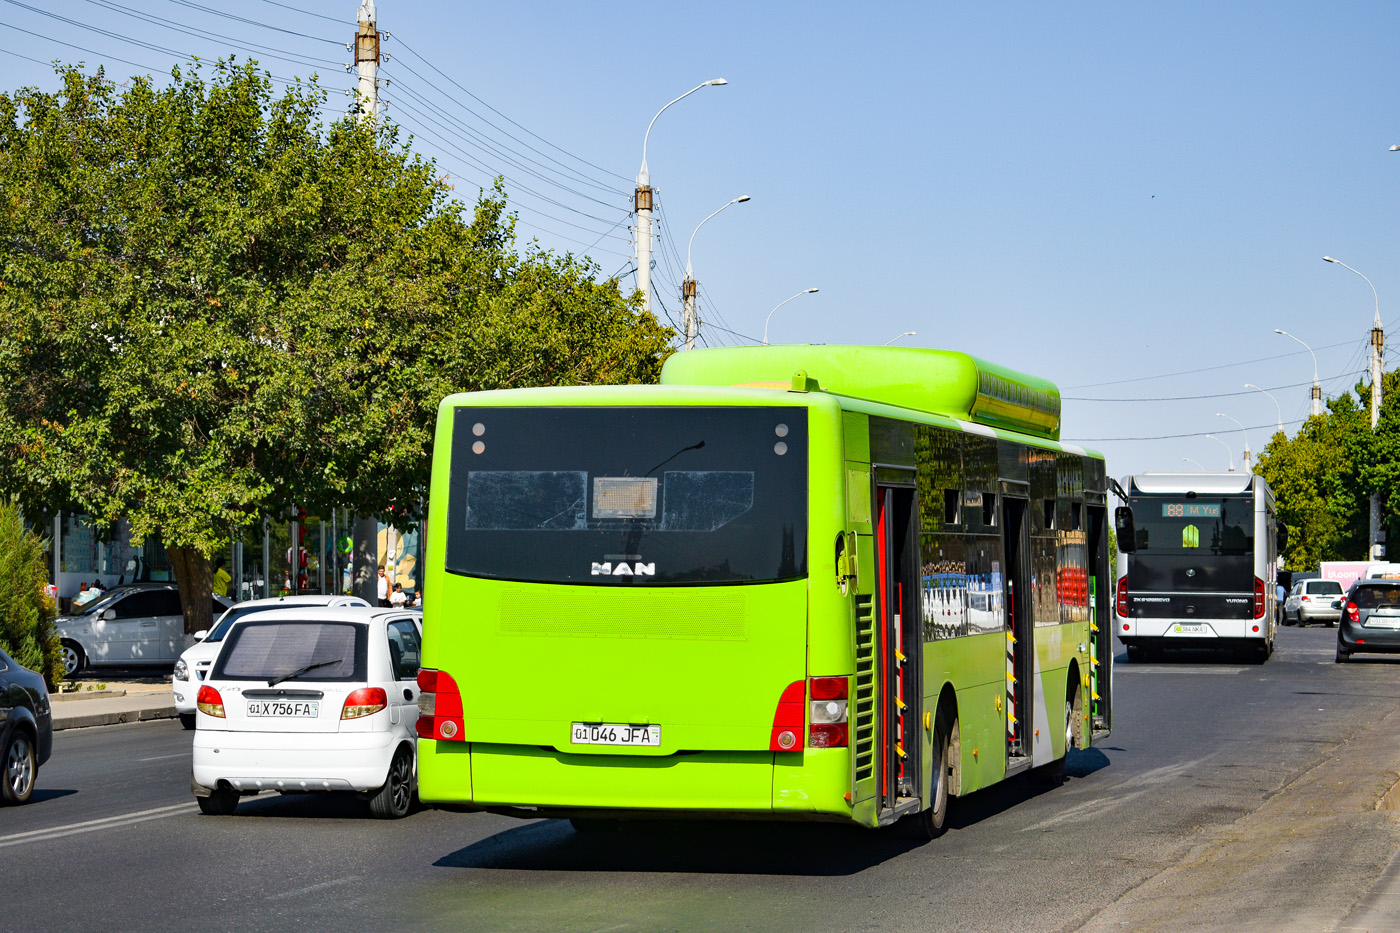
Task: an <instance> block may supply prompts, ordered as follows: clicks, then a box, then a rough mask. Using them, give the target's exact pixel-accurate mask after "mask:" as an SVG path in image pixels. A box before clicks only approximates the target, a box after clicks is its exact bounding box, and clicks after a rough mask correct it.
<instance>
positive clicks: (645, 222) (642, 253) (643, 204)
mask: <svg viewBox="0 0 1400 933" xmlns="http://www.w3.org/2000/svg"><path fill="white" fill-rule="evenodd" d="M667 106H670V105H669V104H668V105H667ZM657 116H658V117H659V116H660V114H657ZM652 119H653V122H654V121H655V118H654V117H653V118H652ZM647 130H648V131H650V130H651V127H647ZM645 146H646V144H645V143H643V155H642V170H641V171H640V172H638V173H637V190H636V192H635V193H634V194H633V195H632V208H633V209H634V210H635V211H636V212H637V234H636V236H637V288H638V290H640V291H641V293H642V312H643V313H644V314H651V209H652V190H651V174H650V173H649V172H648V171H647V163H646V155H645ZM687 333H689V331H687Z"/></svg>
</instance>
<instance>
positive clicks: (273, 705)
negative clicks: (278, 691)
mask: <svg viewBox="0 0 1400 933" xmlns="http://www.w3.org/2000/svg"><path fill="white" fill-rule="evenodd" d="M320 708H321V704H320V702H318V701H316V700H249V701H248V715H249V716H280V717H290V718H308V719H315V718H316V716H317V715H318V713H319V711H320Z"/></svg>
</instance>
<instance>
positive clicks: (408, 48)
mask: <svg viewBox="0 0 1400 933" xmlns="http://www.w3.org/2000/svg"><path fill="white" fill-rule="evenodd" d="M264 2H267V3H271V2H273V0H264ZM394 40H395V41H396V42H398V43H399V44H400V45H402V46H403V47H404V49H405V50H406V51H407V52H408V53H409V54H410V55H412V56H413V57H415V58H417V59H418V60H419V61H421V62H422V63H423V64H425V65H427V66H428V67H429V68H431V69H433V71H436V72H437V73H438V74H440V75H442V76H443V77H444V78H446V79H447V80H448V81H450V82H451V83H452V86H453V87H455V88H457V90H459V91H461V92H462V93H463V94H466V95H467V96H468V97H470V98H471V99H472V100H474V101H476V102H477V103H479V104H481V105H482V106H483V107H485V108H486V109H488V110H490V111H491V112H492V113H494V114H496V115H497V116H499V117H500V118H501V119H503V120H505V121H507V122H508V123H510V124H511V125H512V126H514V127H516V128H518V129H520V130H522V131H524V132H526V133H529V134H530V135H531V136H533V137H534V138H535V139H538V140H539V141H540V142H542V143H544V144H545V145H547V146H549V147H550V148H551V149H555V150H557V151H559V152H562V153H563V154H564V155H566V156H568V157H569V158H571V159H573V160H574V161H576V162H579V163H582V164H583V165H587V166H588V167H589V168H592V169H596V170H597V171H599V172H602V173H603V174H605V175H611V176H612V177H614V178H620V179H622V180H623V181H624V182H626V183H628V184H630V183H631V182H632V179H630V178H628V177H627V176H626V175H619V174H618V173H617V172H614V171H612V170H610V169H606V168H603V167H602V166H600V165H594V164H593V163H592V162H589V161H588V160H587V159H584V158H582V157H580V156H576V155H574V154H573V153H572V152H569V151H568V150H567V149H564V148H562V147H561V146H557V145H555V144H554V143H552V142H550V141H549V140H547V139H545V138H544V137H543V136H541V135H539V134H538V133H536V132H534V131H533V130H531V129H529V128H528V127H525V126H522V125H521V124H519V123H517V122H516V121H514V120H512V119H511V118H510V117H508V116H506V115H505V114H504V113H501V111H499V110H497V109H496V108H495V107H492V106H491V105H490V104H488V103H487V102H486V101H484V100H482V99H481V98H480V97H477V96H476V95H475V94H473V93H472V92H471V91H469V90H467V89H466V88H464V87H463V86H462V85H460V84H458V83H457V81H456V80H454V79H453V78H452V76H451V75H448V74H447V73H445V72H444V71H443V70H442V69H441V68H439V67H437V66H436V65H434V64H433V63H432V62H430V61H428V60H427V59H426V58H424V57H423V56H422V55H421V54H420V53H419V52H418V51H416V50H415V49H414V48H413V47H412V46H410V45H409V44H408V43H406V42H404V41H403V38H402V37H401V36H395V37H394ZM462 109H464V110H467V111H468V112H469V113H471V112H472V111H471V110H470V109H469V108H467V107H465V106H463V108H462ZM473 116H476V117H477V119H479V120H481V121H482V122H484V123H487V124H488V125H490V126H492V127H493V128H494V129H497V130H500V131H501V132H502V133H506V131H505V130H502V129H501V128H500V127H499V126H496V125H495V124H494V123H491V122H490V121H489V120H486V119H485V118H484V117H481V116H479V115H477V114H475V113H473ZM506 135H507V136H510V134H509V133H506ZM511 139H515V141H516V142H518V143H520V144H521V145H522V146H526V147H527V148H530V149H531V151H533V152H537V153H539V155H541V156H543V157H544V158H546V159H550V160H551V161H553V162H555V164H556V165H559V166H560V167H561V168H564V167H566V166H564V164H563V163H562V162H558V161H557V160H554V159H552V158H551V157H550V156H548V155H546V154H545V153H543V152H539V150H538V149H535V148H534V147H533V146H530V144H529V143H527V142H524V141H523V140H520V139H516V137H514V136H511Z"/></svg>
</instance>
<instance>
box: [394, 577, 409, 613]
mask: <svg viewBox="0 0 1400 933" xmlns="http://www.w3.org/2000/svg"><path fill="white" fill-rule="evenodd" d="M389 605H391V606H393V607H394V608H395V609H402V608H403V607H404V606H407V605H408V594H407V593H405V592H404V591H403V584H402V583H395V584H394V593H393V595H392V596H390V597H389Z"/></svg>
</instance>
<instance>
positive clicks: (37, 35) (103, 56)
mask: <svg viewBox="0 0 1400 933" xmlns="http://www.w3.org/2000/svg"><path fill="white" fill-rule="evenodd" d="M6 26H8V27H9V28H10V29H13V30H15V31H16V32H22V33H25V34H26V35H30V36H34V37H35V38H37V39H44V40H47V41H49V42H53V43H55V44H57V45H66V46H68V48H70V49H77V50H78V51H79V52H87V53H88V54H89V55H96V56H97V57H98V58H101V59H103V60H104V61H105V60H108V59H110V60H111V61H114V62H121V63H122V64H123V65H131V66H133V67H136V68H144V69H145V70H147V71H158V70H159V69H157V68H155V67H153V66H151V65H143V64H141V63H140V62H133V61H131V60H130V59H126V58H118V57H117V56H115V55H108V54H107V53H105V52H98V51H95V50H93V49H89V48H84V47H83V46H81V45H74V44H73V43H72V42H64V41H63V40H62V39H55V38H54V37H53V36H46V35H43V34H42V33H37V32H30V31H29V30H28V29H24V28H22V27H20V26H11V25H9V24H8V23H6ZM181 60H182V61H188V60H189V59H188V58H185V59H181Z"/></svg>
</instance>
